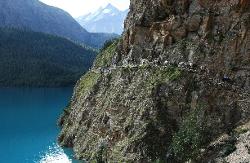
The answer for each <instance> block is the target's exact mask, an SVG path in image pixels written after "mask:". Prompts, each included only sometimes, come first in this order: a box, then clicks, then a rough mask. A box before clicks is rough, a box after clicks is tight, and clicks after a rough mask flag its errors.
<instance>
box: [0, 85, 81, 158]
mask: <svg viewBox="0 0 250 163" xmlns="http://www.w3.org/2000/svg"><path fill="white" fill-rule="evenodd" d="M71 95H72V88H0V163H71V162H74V163H75V162H78V161H76V160H73V159H72V152H71V151H70V150H64V149H62V148H61V147H59V146H58V145H57V143H56V138H57V135H58V133H59V128H58V127H57V125H56V122H57V119H58V117H59V116H60V114H61V113H62V110H63V109H64V107H65V106H66V105H67V103H68V102H69V100H70V97H71Z"/></svg>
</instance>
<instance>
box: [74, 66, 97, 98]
mask: <svg viewBox="0 0 250 163" xmlns="http://www.w3.org/2000/svg"><path fill="white" fill-rule="evenodd" d="M100 76H101V74H100V73H97V72H93V71H89V72H88V73H86V74H85V75H84V76H83V77H82V78H81V79H80V83H79V86H78V91H77V96H79V95H81V94H83V93H85V92H87V91H89V90H90V89H91V88H93V86H94V85H95V84H96V83H97V81H98V79H99V77H100Z"/></svg>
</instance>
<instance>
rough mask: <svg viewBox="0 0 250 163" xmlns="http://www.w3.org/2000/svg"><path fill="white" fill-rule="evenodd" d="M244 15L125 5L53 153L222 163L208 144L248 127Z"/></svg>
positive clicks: (220, 6) (223, 8) (139, 2)
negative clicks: (119, 27) (114, 38)
mask: <svg viewBox="0 0 250 163" xmlns="http://www.w3.org/2000/svg"><path fill="white" fill-rule="evenodd" d="M249 5H250V4H249V1H248V0H217V1H212V0H176V1H172V0H131V5H130V12H129V14H128V17H127V19H126V21H125V31H124V33H123V37H122V39H121V40H119V42H118V43H114V44H112V45H111V46H110V47H108V48H106V49H105V50H104V51H103V52H102V53H101V54H100V55H99V56H98V58H97V59H96V62H95V64H94V66H93V68H92V69H91V70H90V71H89V72H88V73H87V74H86V75H85V76H83V77H82V78H81V79H80V80H79V82H78V83H77V85H76V87H75V92H74V95H73V98H72V100H71V103H70V105H69V107H68V108H67V109H66V110H65V112H64V114H63V115H62V117H61V119H60V125H62V131H61V134H60V136H59V142H60V144H61V145H63V146H67V147H73V149H74V151H75V154H76V157H77V158H78V159H86V160H90V161H97V162H102V161H104V162H154V161H158V162H160V161H165V162H184V161H188V160H193V161H198V162H202V161H203V162H208V161H214V162H216V161H217V160H218V159H217V158H218V157H227V155H229V154H231V153H232V152H233V151H234V149H233V148H230V150H227V152H225V153H226V154H225V155H223V156H220V151H221V150H224V148H218V150H217V149H216V150H211V149H212V148H211V147H210V143H211V142H213V141H215V140H216V139H217V138H218V137H220V136H221V135H223V134H228V135H232V134H234V129H235V128H236V127H237V126H238V125H242V124H244V123H246V122H248V121H249V119H250V96H249V93H250V49H249V47H250V31H249V29H250V21H249V20H250V8H249ZM242 139H244V136H243V138H242ZM234 143H235V142H234ZM228 151H229V152H228ZM228 161H230V159H228ZM217 162H218V161H217Z"/></svg>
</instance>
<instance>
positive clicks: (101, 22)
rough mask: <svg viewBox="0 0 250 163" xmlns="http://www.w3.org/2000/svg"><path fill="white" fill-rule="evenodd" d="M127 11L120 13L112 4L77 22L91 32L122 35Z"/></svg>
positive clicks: (80, 18)
mask: <svg viewBox="0 0 250 163" xmlns="http://www.w3.org/2000/svg"><path fill="white" fill-rule="evenodd" d="M127 12H128V11H127V10H126V11H120V10H119V9H117V8H116V7H115V6H113V5H112V4H108V5H107V6H106V7H100V8H99V9H98V10H96V11H95V12H92V13H89V14H86V15H84V16H81V17H79V18H77V19H76V20H77V21H78V22H79V24H81V25H82V26H83V27H84V28H86V29H87V30H88V31H90V32H105V33H117V34H121V33H122V30H123V22H124V19H125V17H126V15H127Z"/></svg>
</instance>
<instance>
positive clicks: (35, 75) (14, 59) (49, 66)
mask: <svg viewBox="0 0 250 163" xmlns="http://www.w3.org/2000/svg"><path fill="white" fill-rule="evenodd" d="M95 56H96V52H95V51H93V50H91V49H87V48H84V47H82V46H79V45H76V44H74V43H73V42H71V41H69V40H68V39H65V38H61V37H57V36H53V35H49V34H44V33H40V32H32V31H25V30H18V29H12V28H0V77H1V78H0V87H2V86H7V87H12V86H36V87H37V86H39V87H40V86H49V87H57V86H71V85H73V84H74V83H75V82H76V81H77V80H78V79H79V78H80V76H81V75H82V74H84V73H85V72H86V71H87V70H88V69H89V68H90V67H91V65H92V63H93V60H94V58H95Z"/></svg>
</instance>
